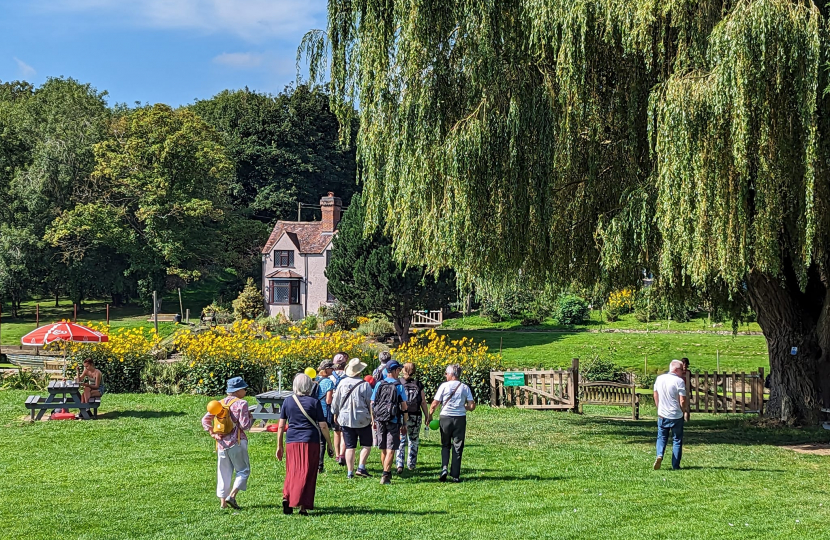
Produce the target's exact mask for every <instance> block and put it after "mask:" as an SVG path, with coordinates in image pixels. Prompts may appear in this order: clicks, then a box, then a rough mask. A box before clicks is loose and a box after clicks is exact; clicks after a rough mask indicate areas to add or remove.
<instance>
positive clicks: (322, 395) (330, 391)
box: [315, 360, 334, 472]
mask: <svg viewBox="0 0 830 540" xmlns="http://www.w3.org/2000/svg"><path fill="white" fill-rule="evenodd" d="M333 372H334V363H333V362H332V361H331V360H323V361H322V362H320V367H319V368H317V379H316V380H315V382H316V383H317V388H318V391H317V399H319V400H320V405H322V406H323V414H324V415H325V417H326V423H327V424H328V426H329V430H331V424H332V415H331V400H332V398H333V397H334V381H332V380H331V379H329V377H330V376H331V374H332V373H333ZM325 455H326V441H325V440H321V441H320V463H319V466H318V467H317V470H318V471H319V472H323V470H324V469H323V457H324V456H325Z"/></svg>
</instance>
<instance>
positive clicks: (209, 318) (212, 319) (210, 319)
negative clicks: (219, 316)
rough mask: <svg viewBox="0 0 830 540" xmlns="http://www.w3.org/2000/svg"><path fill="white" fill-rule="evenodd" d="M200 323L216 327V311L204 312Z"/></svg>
mask: <svg viewBox="0 0 830 540" xmlns="http://www.w3.org/2000/svg"><path fill="white" fill-rule="evenodd" d="M199 324H200V325H203V326H209V327H211V328H214V327H215V326H216V312H215V311H207V312H205V313H202V316H201V317H199Z"/></svg>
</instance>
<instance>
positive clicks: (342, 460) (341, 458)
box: [336, 456, 346, 467]
mask: <svg viewBox="0 0 830 540" xmlns="http://www.w3.org/2000/svg"><path fill="white" fill-rule="evenodd" d="M336 461H337V464H338V465H340V466H341V467H345V466H346V456H337V460H336Z"/></svg>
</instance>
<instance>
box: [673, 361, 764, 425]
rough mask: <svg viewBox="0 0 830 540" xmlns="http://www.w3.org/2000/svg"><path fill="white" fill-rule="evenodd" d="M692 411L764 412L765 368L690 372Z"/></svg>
mask: <svg viewBox="0 0 830 540" xmlns="http://www.w3.org/2000/svg"><path fill="white" fill-rule="evenodd" d="M686 394H687V395H688V397H689V408H690V409H691V412H703V413H714V414H718V413H746V414H764V368H758V371H753V372H751V373H749V374H747V373H745V372H740V373H737V372H732V373H727V372H725V371H724V372H713V373H709V372H708V371H704V372H702V373H687V374H686Z"/></svg>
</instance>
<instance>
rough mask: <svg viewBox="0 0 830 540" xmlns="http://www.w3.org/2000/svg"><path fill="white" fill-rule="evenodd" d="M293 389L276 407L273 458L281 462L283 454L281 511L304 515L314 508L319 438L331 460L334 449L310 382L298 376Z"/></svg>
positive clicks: (306, 376) (305, 376)
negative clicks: (324, 441) (277, 412)
mask: <svg viewBox="0 0 830 540" xmlns="http://www.w3.org/2000/svg"><path fill="white" fill-rule="evenodd" d="M293 389H294V395H293V396H292V397H290V398H288V399H286V400H285V403H283V405H282V407H280V423H279V427H278V431H277V459H278V460H280V461H282V457H283V455H285V485H284V486H283V488H282V511H283V513H285V514H292V513H293V512H294V508H299V509H300V514H301V515H304V516H305V515H308V511H309V510H312V509H314V492H315V491H316V489H317V468H318V466H319V463H320V436H321V435H322V437H323V438H325V440H326V443H327V446H326V447H327V448H328V453H329V457H332V458H333V457H334V447H333V446H332V444H331V437H330V435H329V428H328V425H327V424H326V416H325V415H324V414H323V407H322V405H320V400H318V399H317V397H316V396H311V394H312V392H313V390H314V389H315V386H314V383H313V382H312V380H311V379H310V378H309V377H308V375H306V374H305V373H299V374H297V376H296V377H294V387H293ZM286 427H287V431H286ZM283 434H285V444H284V445H283Z"/></svg>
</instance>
